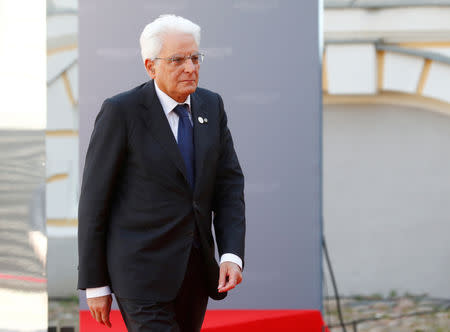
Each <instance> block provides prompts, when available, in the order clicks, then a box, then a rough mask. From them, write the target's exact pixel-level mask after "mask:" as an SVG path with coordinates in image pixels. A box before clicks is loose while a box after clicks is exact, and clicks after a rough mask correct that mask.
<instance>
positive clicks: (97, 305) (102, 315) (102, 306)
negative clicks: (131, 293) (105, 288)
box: [87, 295, 112, 327]
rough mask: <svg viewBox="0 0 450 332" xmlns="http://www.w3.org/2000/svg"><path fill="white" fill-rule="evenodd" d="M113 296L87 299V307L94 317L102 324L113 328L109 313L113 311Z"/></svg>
mask: <svg viewBox="0 0 450 332" xmlns="http://www.w3.org/2000/svg"><path fill="white" fill-rule="evenodd" d="M111 303H112V296H111V295H105V296H99V297H91V298H89V299H87V305H88V306H89V311H90V312H91V315H92V317H93V318H94V319H95V320H96V321H97V322H99V323H100V324H103V325H106V326H108V327H111V322H110V321H109V313H110V311H111Z"/></svg>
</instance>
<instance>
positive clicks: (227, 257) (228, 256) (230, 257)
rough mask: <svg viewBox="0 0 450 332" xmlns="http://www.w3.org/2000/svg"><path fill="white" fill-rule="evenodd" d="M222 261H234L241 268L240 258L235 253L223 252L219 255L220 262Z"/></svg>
mask: <svg viewBox="0 0 450 332" xmlns="http://www.w3.org/2000/svg"><path fill="white" fill-rule="evenodd" d="M223 262H233V263H236V264H237V265H239V267H240V268H241V270H242V259H241V258H240V257H239V256H237V255H235V254H223V255H222V256H221V257H220V264H222V263H223Z"/></svg>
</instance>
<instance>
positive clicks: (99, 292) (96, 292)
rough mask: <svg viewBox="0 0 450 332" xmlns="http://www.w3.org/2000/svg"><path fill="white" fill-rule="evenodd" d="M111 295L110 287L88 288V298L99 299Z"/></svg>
mask: <svg viewBox="0 0 450 332" xmlns="http://www.w3.org/2000/svg"><path fill="white" fill-rule="evenodd" d="M109 294H111V289H110V288H109V286H103V287H95V288H86V298H88V299H90V298H91V297H99V296H105V295H109Z"/></svg>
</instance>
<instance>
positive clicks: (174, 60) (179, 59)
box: [154, 53, 205, 66]
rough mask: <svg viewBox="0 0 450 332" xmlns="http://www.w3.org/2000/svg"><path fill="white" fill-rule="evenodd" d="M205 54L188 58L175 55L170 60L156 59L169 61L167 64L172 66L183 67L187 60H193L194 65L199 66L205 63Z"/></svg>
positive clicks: (188, 56) (192, 55) (197, 54)
mask: <svg viewBox="0 0 450 332" xmlns="http://www.w3.org/2000/svg"><path fill="white" fill-rule="evenodd" d="M204 57H205V55H204V54H201V53H195V54H191V55H187V56H181V55H174V56H172V57H168V58H154V59H155V60H167V62H168V63H169V64H171V65H175V66H181V65H182V64H183V63H184V62H185V61H186V60H187V59H191V61H192V63H193V64H194V65H198V64H200V63H202V62H203V58H204Z"/></svg>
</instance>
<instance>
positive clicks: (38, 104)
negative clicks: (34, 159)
mask: <svg viewBox="0 0 450 332" xmlns="http://www.w3.org/2000/svg"><path fill="white" fill-rule="evenodd" d="M45 8H46V7H45V1H43V0H28V1H16V0H11V1H0V91H1V92H0V96H1V97H0V117H1V121H0V128H20V129H24V128H26V129H43V128H45V125H46V93H45V89H46V84H45V83H46V81H45V80H46V61H47V60H46V52H45V46H46V40H45V36H46V31H45V28H46V24H45V20H46V17H45V16H46V12H45Z"/></svg>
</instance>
